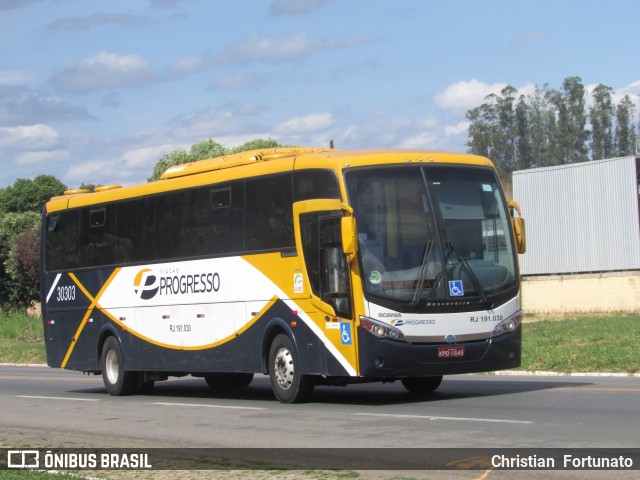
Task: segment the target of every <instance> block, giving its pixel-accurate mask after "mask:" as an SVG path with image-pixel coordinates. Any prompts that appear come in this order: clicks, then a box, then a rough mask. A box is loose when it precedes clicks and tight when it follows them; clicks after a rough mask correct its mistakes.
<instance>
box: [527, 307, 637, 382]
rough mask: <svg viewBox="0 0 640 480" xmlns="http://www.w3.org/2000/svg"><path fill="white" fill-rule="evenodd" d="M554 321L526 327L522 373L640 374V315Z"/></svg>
mask: <svg viewBox="0 0 640 480" xmlns="http://www.w3.org/2000/svg"><path fill="white" fill-rule="evenodd" d="M550 318H551V319H549V320H543V321H539V322H535V323H525V324H524V327H523V339H522V367H521V370H530V371H540V370H541V371H549V372H562V373H571V372H584V373H587V372H615V373H638V372H640V348H639V346H640V314H624V313H621V314H611V315H576V316H569V317H564V318H563V319H561V320H557V319H553V317H550Z"/></svg>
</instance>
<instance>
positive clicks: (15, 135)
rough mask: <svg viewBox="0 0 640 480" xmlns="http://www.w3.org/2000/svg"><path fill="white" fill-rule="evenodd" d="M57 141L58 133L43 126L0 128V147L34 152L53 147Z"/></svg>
mask: <svg viewBox="0 0 640 480" xmlns="http://www.w3.org/2000/svg"><path fill="white" fill-rule="evenodd" d="M57 141H58V132H57V131H55V130H54V129H53V128H51V127H49V126H47V125H43V124H37V125H24V126H19V127H0V147H2V148H20V149H29V150H36V149H41V148H49V147H52V146H54V145H55V144H56V143H57Z"/></svg>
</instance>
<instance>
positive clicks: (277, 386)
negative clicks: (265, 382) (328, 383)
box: [269, 334, 315, 403]
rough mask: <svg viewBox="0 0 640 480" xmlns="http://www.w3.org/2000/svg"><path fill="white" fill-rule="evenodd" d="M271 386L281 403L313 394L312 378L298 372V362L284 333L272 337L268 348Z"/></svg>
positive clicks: (303, 399) (295, 401) (306, 397)
mask: <svg viewBox="0 0 640 480" xmlns="http://www.w3.org/2000/svg"><path fill="white" fill-rule="evenodd" d="M269 377H270V379H271V388H272V389H273V393H274V394H275V395H276V397H277V398H278V400H280V401H281V402H282V403H299V402H304V401H306V400H308V399H309V398H310V397H311V395H312V394H313V387H314V382H315V380H314V378H313V377H312V376H309V375H302V374H301V373H300V364H299V361H298V357H297V354H296V351H295V349H294V348H293V343H292V342H291V339H290V338H289V337H288V336H287V335H284V334H280V335H278V336H277V337H276V338H274V339H273V342H272V343H271V348H270V349H269Z"/></svg>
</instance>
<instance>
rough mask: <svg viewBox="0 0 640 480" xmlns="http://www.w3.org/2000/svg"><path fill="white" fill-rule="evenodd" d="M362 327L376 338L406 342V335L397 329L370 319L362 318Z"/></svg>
mask: <svg viewBox="0 0 640 480" xmlns="http://www.w3.org/2000/svg"><path fill="white" fill-rule="evenodd" d="M360 325H361V326H362V328H364V329H365V330H366V331H367V332H369V333H370V334H371V335H373V336H374V337H376V338H386V339H389V340H398V341H400V342H404V341H405V339H404V333H402V331H401V330H400V329H398V328H396V327H392V326H391V325H387V324H386V323H382V322H379V321H377V320H374V319H373V318H369V317H360Z"/></svg>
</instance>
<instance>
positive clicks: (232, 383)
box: [204, 373, 253, 390]
mask: <svg viewBox="0 0 640 480" xmlns="http://www.w3.org/2000/svg"><path fill="white" fill-rule="evenodd" d="M204 380H205V381H206V382H207V385H209V388H211V389H212V390H220V389H224V388H242V387H246V386H248V385H249V384H250V383H251V381H252V380H253V373H207V374H206V375H205V376H204Z"/></svg>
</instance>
